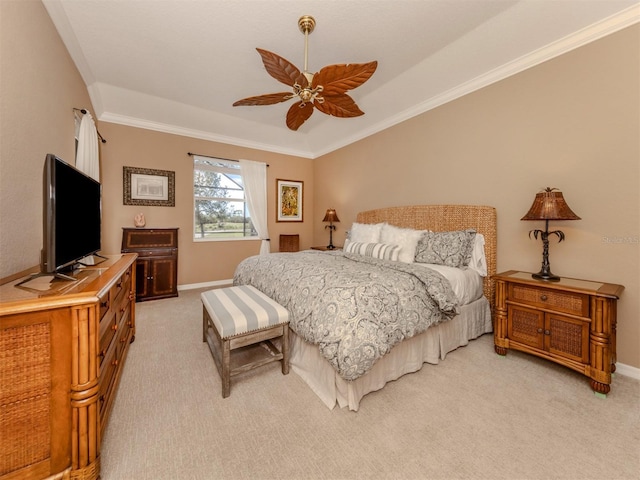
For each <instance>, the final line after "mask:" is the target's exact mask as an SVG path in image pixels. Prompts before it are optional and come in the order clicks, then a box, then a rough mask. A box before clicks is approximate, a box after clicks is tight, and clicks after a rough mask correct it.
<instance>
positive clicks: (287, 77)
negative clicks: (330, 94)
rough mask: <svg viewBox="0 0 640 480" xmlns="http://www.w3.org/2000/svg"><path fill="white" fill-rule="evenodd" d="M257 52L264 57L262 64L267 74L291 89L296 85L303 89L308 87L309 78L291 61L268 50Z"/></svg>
mask: <svg viewBox="0 0 640 480" xmlns="http://www.w3.org/2000/svg"><path fill="white" fill-rule="evenodd" d="M256 50H257V51H258V53H259V54H260V56H261V57H262V63H263V64H264V68H265V69H266V70H267V73H268V74H269V75H271V76H272V77H273V78H275V79H276V80H278V81H279V82H281V83H284V84H285V85H289V86H290V87H293V85H294V84H296V83H297V84H298V85H300V86H301V87H302V88H305V87H306V86H307V85H308V83H309V82H308V81H307V78H306V77H305V76H304V75H303V74H302V73H301V72H300V70H298V67H296V66H295V65H294V64H292V63H291V62H290V61H289V60H287V59H285V58H282V57H281V56H280V55H277V54H275V53H273V52H269V51H268V50H262V49H261V48H256Z"/></svg>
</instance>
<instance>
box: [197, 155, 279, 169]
mask: <svg viewBox="0 0 640 480" xmlns="http://www.w3.org/2000/svg"><path fill="white" fill-rule="evenodd" d="M187 155H189V156H190V157H193V156H194V155H196V156H198V157H205V158H213V159H215V160H226V161H227V162H239V161H240V160H235V159H233V158H223V157H212V156H211V155H202V154H201V153H192V152H187ZM268 166H269V164H268V163H267V167H268Z"/></svg>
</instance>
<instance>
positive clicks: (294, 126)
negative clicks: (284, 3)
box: [233, 15, 378, 130]
mask: <svg viewBox="0 0 640 480" xmlns="http://www.w3.org/2000/svg"><path fill="white" fill-rule="evenodd" d="M315 26H316V21H315V20H314V18H313V17H311V16H309V15H304V16H302V17H300V19H299V20H298V27H299V28H300V31H301V32H302V33H304V70H303V71H302V72H300V70H298V68H297V67H296V66H295V65H293V64H292V63H291V62H289V61H288V60H286V59H284V58H282V57H281V56H279V55H276V54H275V53H272V52H269V51H267V50H263V49H261V48H256V50H257V51H258V53H259V54H260V56H261V57H262V63H263V64H264V67H265V69H266V70H267V73H269V75H271V76H272V77H273V78H275V79H276V80H278V81H279V82H282V83H284V84H285V85H288V86H289V87H291V88H292V89H293V91H289V92H281V93H269V94H266V95H258V96H256V97H249V98H244V99H242V100H238V101H237V102H235V103H234V104H233V106H234V107H238V106H243V105H273V104H276V103H280V102H285V101H287V100H291V99H292V98H294V99H297V100H298V101H297V102H296V103H294V104H293V105H292V106H291V108H289V111H288V112H287V127H289V128H290V129H291V130H298V128H300V126H301V125H302V124H303V123H304V122H306V121H307V120H308V119H309V117H310V116H311V114H312V113H313V109H314V108H317V109H318V110H319V111H321V112H322V113H325V114H327V115H332V116H334V117H358V116H360V115H364V112H363V111H362V110H360V109H359V108H358V105H356V102H355V101H354V100H353V99H352V98H351V97H350V96H349V95H347V93H346V92H347V91H349V90H353V89H354V88H357V87H359V86H360V85H362V84H363V83H365V82H366V81H367V80H369V78H370V77H371V75H373V73H374V72H375V71H376V68H377V66H378V62H377V61H373V62H369V63H352V64H338V65H328V66H326V67H324V68H322V69H320V71H319V72H317V73H310V72H308V71H307V53H308V52H307V50H308V40H309V34H310V33H311V32H313V29H314V28H315Z"/></svg>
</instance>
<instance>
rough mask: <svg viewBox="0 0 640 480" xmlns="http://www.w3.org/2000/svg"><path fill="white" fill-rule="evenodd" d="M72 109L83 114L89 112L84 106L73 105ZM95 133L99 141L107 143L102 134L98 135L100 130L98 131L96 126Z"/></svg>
mask: <svg viewBox="0 0 640 480" xmlns="http://www.w3.org/2000/svg"><path fill="white" fill-rule="evenodd" d="M73 109H74V110H75V111H77V112H80V113H82V114H83V115H85V114H87V113H89V112H88V111H87V109H86V108H75V107H73ZM96 133H97V134H98V138H100V141H101V142H102V143H107V141H106V140H105V138H104V137H103V136H102V135H100V132H99V131H98V129H97V128H96Z"/></svg>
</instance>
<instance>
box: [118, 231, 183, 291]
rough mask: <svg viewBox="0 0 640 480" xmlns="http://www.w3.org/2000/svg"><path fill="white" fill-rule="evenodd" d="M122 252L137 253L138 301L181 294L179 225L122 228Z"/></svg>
mask: <svg viewBox="0 0 640 480" xmlns="http://www.w3.org/2000/svg"><path fill="white" fill-rule="evenodd" d="M122 252H123V253H130V252H135V253H137V254H138V259H137V260H136V282H137V285H136V300H137V301H138V302H142V301H145V300H155V299H158V298H168V297H177V296H178V229H177V228H123V229H122Z"/></svg>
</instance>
